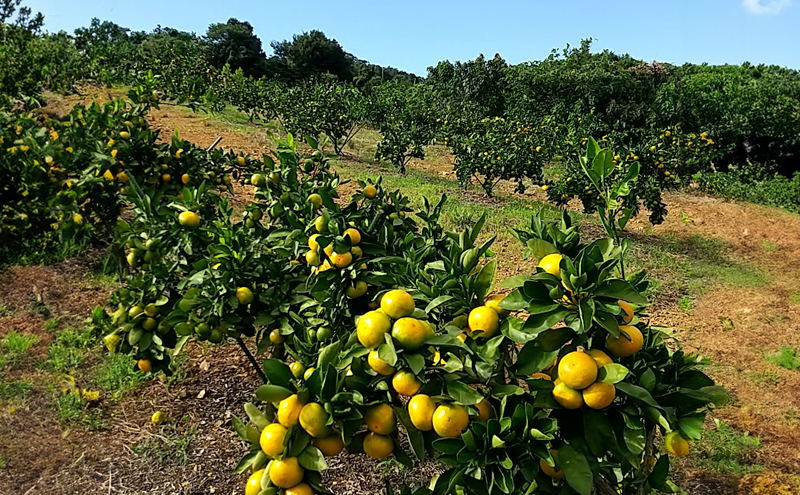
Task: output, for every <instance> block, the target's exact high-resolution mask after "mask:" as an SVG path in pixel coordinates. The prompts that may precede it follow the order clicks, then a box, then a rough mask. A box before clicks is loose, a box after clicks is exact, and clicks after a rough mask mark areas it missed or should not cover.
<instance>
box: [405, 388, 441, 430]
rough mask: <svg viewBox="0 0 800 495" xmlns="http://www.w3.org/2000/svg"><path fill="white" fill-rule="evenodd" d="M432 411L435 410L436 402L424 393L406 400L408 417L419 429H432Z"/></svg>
mask: <svg viewBox="0 0 800 495" xmlns="http://www.w3.org/2000/svg"><path fill="white" fill-rule="evenodd" d="M434 411H436V403H435V402H433V399H431V398H430V397H429V396H427V395H425V394H417V395H415V396H414V397H412V398H411V400H410V401H408V417H409V418H410V419H411V423H412V424H413V425H414V426H415V427H416V428H417V429H418V430H420V431H430V430H432V429H433V413H434Z"/></svg>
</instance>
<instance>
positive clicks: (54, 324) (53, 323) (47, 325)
mask: <svg viewBox="0 0 800 495" xmlns="http://www.w3.org/2000/svg"><path fill="white" fill-rule="evenodd" d="M58 324H59V320H58V318H50V319H49V320H47V321H45V322H44V329H45V330H47V331H48V332H52V331H53V330H55V329H56V328H58Z"/></svg>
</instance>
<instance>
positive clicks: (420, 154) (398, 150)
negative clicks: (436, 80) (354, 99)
mask: <svg viewBox="0 0 800 495" xmlns="http://www.w3.org/2000/svg"><path fill="white" fill-rule="evenodd" d="M425 94H426V93H425V92H424V91H423V90H422V89H414V88H410V89H409V88H406V87H405V86H400V85H391V86H390V85H385V86H382V87H381V88H380V90H379V91H378V92H377V94H376V95H374V96H373V99H374V100H377V101H376V102H373V106H374V107H377V108H376V109H374V110H373V111H374V112H376V115H375V116H373V120H374V121H375V123H376V124H377V127H378V129H379V130H380V132H381V135H382V138H381V140H380V142H378V148H377V150H376V151H375V159H376V160H389V161H390V162H391V163H392V165H394V166H395V167H397V168H398V170H399V171H400V173H405V171H406V165H407V164H408V162H409V161H410V160H411V159H413V158H416V159H419V160H422V159H424V158H425V147H426V146H427V145H429V144H430V143H431V142H432V141H433V139H434V137H435V131H436V127H435V124H436V122H435V119H434V112H433V108H432V107H431V106H430V105H429V104H428V102H427V101H426V100H425V99H424V96H425Z"/></svg>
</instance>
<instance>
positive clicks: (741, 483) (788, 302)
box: [0, 93, 800, 495]
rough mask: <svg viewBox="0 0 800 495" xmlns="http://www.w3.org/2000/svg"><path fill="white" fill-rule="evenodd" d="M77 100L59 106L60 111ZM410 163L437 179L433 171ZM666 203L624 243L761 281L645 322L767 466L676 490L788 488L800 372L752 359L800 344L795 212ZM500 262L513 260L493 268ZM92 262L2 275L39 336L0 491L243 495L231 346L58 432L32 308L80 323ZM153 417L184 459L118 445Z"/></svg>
mask: <svg viewBox="0 0 800 495" xmlns="http://www.w3.org/2000/svg"><path fill="white" fill-rule="evenodd" d="M94 94H95V95H96V94H97V93H94ZM101 98H102V96H101ZM78 99H80V98H77V97H73V98H71V99H68V100H67V102H66V103H60V105H61V106H62V107H63V108H67V107H66V105H68V104H72V103H75V102H76V101H77V100H78ZM56 111H57V109H56ZM149 120H150V123H151V125H152V126H154V127H156V128H160V129H163V132H164V138H165V139H166V138H168V136H169V135H170V132H171V129H173V128H176V127H177V128H179V129H180V132H181V136H182V137H183V138H184V139H187V140H190V141H193V142H195V143H198V144H201V145H205V144H210V143H211V142H213V141H214V139H216V137H217V136H220V135H222V136H224V139H223V141H222V143H221V145H222V146H223V147H226V148H233V149H235V150H236V151H243V152H245V153H252V154H256V155H258V154H260V153H262V152H264V151H266V150H267V149H269V146H270V140H269V139H268V138H267V137H266V136H265V135H264V134H263V133H259V132H254V131H253V130H252V129H249V128H247V127H246V126H235V125H233V124H231V125H227V124H220V123H219V121H218V120H216V119H214V118H213V117H209V116H206V115H203V114H191V113H188V112H186V111H185V110H183V109H176V108H174V107H169V106H163V107H162V108H161V109H160V110H154V111H153V112H152V113H151V116H150V118H149ZM412 166H413V167H428V169H430V170H432V171H434V172H436V173H437V174H440V175H447V170H446V169H444V168H442V165H441V162H440V161H430V160H429V161H424V162H415V163H414V164H412ZM440 169H441V170H440ZM535 196H536V194H535V193H533V194H532V195H531V194H529V195H528V197H534V198H535ZM665 199H666V203H667V207H668V210H669V211H670V215H669V216H668V217H667V221H666V222H665V223H664V224H662V225H659V226H655V227H651V226H649V225H648V224H646V222H642V221H634V222H632V224H631V226H630V229H629V230H630V235H632V236H633V237H634V239H636V238H637V237H640V238H645V237H646V238H648V239H651V240H652V239H653V238H655V239H669V240H677V241H678V242H682V241H686V240H689V239H691V238H693V237H695V236H703V237H705V238H710V239H714V240H716V241H718V243H717V244H715V246H717V248H718V250H719V253H716V254H717V255H719V256H722V257H724V258H725V259H729V260H731V263H736V264H742V265H746V266H749V267H753V269H754V270H758V271H759V272H760V273H763V278H764V283H761V284H750V285H736V284H722V283H712V284H710V285H709V286H708V287H705V288H703V290H702V291H700V294H699V295H698V296H697V297H695V298H694V299H693V300H692V304H691V309H689V310H688V311H687V310H685V309H681V308H680V307H679V304H678V296H679V294H677V295H676V296H675V298H674V300H670V301H669V304H664V305H660V306H658V307H657V308H655V310H654V311H653V312H652V323H653V324H657V325H662V326H669V327H672V328H673V329H674V330H675V332H676V336H677V338H678V339H679V340H680V341H681V342H682V344H683V346H684V348H685V349H686V350H687V351H692V352H698V353H699V354H701V355H703V356H706V357H709V358H711V360H712V363H713V365H712V366H711V368H710V374H711V375H712V376H713V378H714V379H715V380H717V382H718V383H719V384H721V385H723V386H725V387H726V388H727V389H728V390H730V391H731V395H732V397H733V401H732V403H731V404H730V405H728V406H726V407H724V408H722V409H720V410H718V411H717V412H716V417H717V418H719V419H721V420H723V421H725V422H727V423H728V424H730V425H731V426H733V427H734V428H735V429H736V430H737V431H739V432H749V434H750V435H753V436H756V437H758V438H759V439H760V440H761V448H759V449H757V450H756V451H755V452H754V454H753V455H754V459H753V461H754V462H755V463H758V464H761V465H763V466H764V467H765V472H763V473H755V474H750V475H747V476H744V477H735V476H727V475H720V474H718V473H713V472H704V471H702V470H699V469H696V468H695V467H694V466H693V465H692V464H691V462H684V463H682V465H681V469H680V472H679V474H678V479H679V481H680V484H681V486H682V487H684V489H686V490H687V492H688V493H690V494H692V495H723V494H724V495H728V494H731V495H733V494H740V493H742V494H749V493H752V494H764V495H766V494H778V495H783V494H793V493H800V489H798V487H800V484H797V480H798V479H799V478H798V477H799V476H800V396H798V395H797V391H798V390H800V372H798V371H790V370H787V369H785V368H781V367H778V366H776V365H774V364H771V363H769V362H767V361H766V360H765V359H764V356H765V354H770V353H775V352H777V351H778V350H779V349H780V348H781V346H785V345H790V346H792V347H794V348H800V216H798V215H793V214H789V213H786V212H783V211H780V210H776V209H774V208H765V207H760V206H756V205H751V204H743V203H733V202H728V201H723V200H720V199H716V198H711V197H707V196H701V195H692V194H686V193H672V194H668V195H667V196H666V198H665ZM496 248H497V251H498V255H499V257H500V262H501V265H502V266H503V269H502V272H503V275H504V276H505V275H510V274H514V273H519V272H520V271H526V270H527V271H529V270H530V267H529V266H527V265H519V264H517V263H516V259H515V258H512V256H511V254H510V253H511V252H512V251H514V250H516V249H517V248H516V246H504V245H499V246H496ZM504 259H514V262H512V263H506V264H504V263H503V260H504ZM94 262H96V256H93V255H88V256H87V257H86V259H83V260H69V261H66V262H62V263H59V264H56V265H53V266H27V267H12V268H10V269H7V270H6V271H5V272H4V273H1V274H0V302H1V303H2V304H3V306H4V307H5V308H7V309H8V311H7V312H6V313H0V314H4V316H0V338H2V337H3V336H5V335H7V334H8V333H10V332H20V333H27V334H34V335H37V336H38V337H39V340H38V341H37V343H36V344H35V345H34V347H33V348H32V350H31V351H30V352H29V353H27V354H26V356H25V357H24V358H23V359H21V360H18V361H15V362H14V363H13V365H12V366H11V367H10V369H8V367H7V368H6V369H4V370H3V374H2V375H0V378H2V381H6V382H11V381H14V380H22V379H24V380H27V381H30V382H33V383H35V384H37V385H35V386H34V387H33V388H32V390H31V392H30V394H29V396H28V397H27V398H26V400H25V401H24V404H23V405H21V406H20V407H17V408H16V410H15V411H11V410H9V409H0V459H2V460H3V461H5V462H6V463H7V465H6V467H5V468H2V464H0V495H16V494H24V495H28V494H34V493H54V494H95V493H96V494H107V493H119V494H145V493H151V494H168V493H169V494H172V493H176V494H205V493H222V494H241V493H243V489H242V486H243V482H244V478H243V477H242V476H238V475H236V474H235V473H234V472H233V468H234V466H235V463H236V461H237V460H238V458H239V457H240V456H241V455H242V454H243V447H242V444H241V442H239V441H238V440H237V438H236V437H235V435H234V434H233V433H232V431H231V428H230V426H229V425H230V419H231V417H232V416H233V415H239V416H241V415H242V414H243V413H242V410H241V406H242V404H243V403H245V402H247V401H248V400H251V399H252V394H253V391H254V390H255V388H256V386H257V384H258V379H257V377H256V376H255V374H254V373H253V372H252V370H251V369H250V368H249V366H248V365H247V363H246V361H245V358H244V357H243V356H242V354H241V353H240V352H239V351H238V349H236V348H235V347H234V346H232V345H231V346H222V347H220V346H209V347H203V346H197V345H193V346H189V347H188V349H187V352H188V354H189V356H190V358H189V359H187V360H186V364H185V365H184V369H183V371H182V373H183V375H184V376H183V379H181V380H179V381H177V382H176V383H174V384H168V383H165V382H160V381H151V382H149V383H147V384H146V385H145V386H143V387H141V388H139V389H137V391H135V392H133V393H132V394H130V395H129V396H127V397H124V398H123V399H122V400H120V401H118V402H116V401H113V400H111V399H110V398H107V399H105V400H104V401H102V402H101V404H100V406H99V407H100V408H101V410H102V415H103V418H104V419H105V422H104V426H103V427H102V428H100V429H97V430H89V429H85V428H75V429H70V428H65V427H63V426H62V425H60V424H59V423H58V420H57V418H56V416H55V414H54V412H53V411H54V405H53V400H52V397H53V394H52V392H51V389H52V386H53V384H52V383H51V382H48V380H52V377H47V376H44V375H43V374H42V373H41V372H40V371H38V370H37V368H36V367H35V366H34V363H35V362H36V361H37V360H38V359H42V358H44V357H46V355H47V346H48V344H49V343H50V342H51V341H52V339H53V335H54V334H53V332H52V331H50V330H46V329H45V327H44V323H45V321H46V319H47V317H45V316H44V315H42V314H41V312H40V311H39V310H38V309H37V308H39V307H40V306H41V304H45V305H46V306H47V307H48V308H49V309H50V311H51V312H52V314H53V315H54V316H57V317H58V318H60V320H61V322H62V323H61V324H62V327H63V325H65V324H68V323H69V322H73V323H74V324H79V323H80V322H82V321H84V320H85V318H86V317H87V316H88V315H89V314H90V313H91V310H92V309H93V308H94V307H95V306H97V305H98V304H104V303H105V302H106V300H107V298H108V295H109V294H110V291H111V290H112V288H110V287H108V286H104V285H102V284H101V283H99V282H97V280H96V279H95V278H93V277H92V275H91V272H92V269H93V263H94ZM155 410H161V411H163V412H165V413H166V415H167V417H168V418H169V421H168V425H171V428H173V429H174V431H178V432H186V431H189V430H191V431H193V432H194V436H193V440H192V442H191V445H190V448H189V449H188V450H187V458H186V459H185V462H175V461H161V462H159V461H157V460H156V459H154V458H151V457H148V456H142V455H137V454H136V453H134V452H133V450H132V449H131V446H133V445H142V444H143V443H146V442H148V441H156V442H157V441H159V440H160V439H159V437H163V436H164V435H163V433H162V432H160V431H159V430H158V429H156V428H154V427H153V426H152V425H151V424H150V421H149V419H150V416H151V414H152V413H153V411H155ZM165 441H167V442H169V441H171V438H166V439H165ZM435 469H436V467H435V466H431V465H423V466H422V467H420V468H418V469H415V470H412V471H408V472H407V471H403V470H401V469H399V468H398V467H397V466H395V465H392V464H381V465H379V464H377V463H376V462H374V461H372V460H370V459H367V458H366V457H364V456H358V457H355V456H348V455H341V456H339V457H337V458H334V459H332V460H331V462H330V470H329V471H328V472H327V473H326V475H325V477H326V482H327V484H328V486H329V487H330V489H331V490H332V491H333V493H335V494H337V495H345V494H347V495H349V494H367V493H370V494H371V493H382V492H383V486H384V481H383V480H384V479H386V480H389V481H391V482H392V483H401V482H406V481H411V480H427V479H429V478H430V475H431V473H432V472H433V471H432V470H435Z"/></svg>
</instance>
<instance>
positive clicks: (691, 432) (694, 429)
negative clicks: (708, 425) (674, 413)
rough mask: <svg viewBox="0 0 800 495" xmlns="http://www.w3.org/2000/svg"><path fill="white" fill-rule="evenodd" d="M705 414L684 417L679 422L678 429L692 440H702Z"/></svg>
mask: <svg viewBox="0 0 800 495" xmlns="http://www.w3.org/2000/svg"><path fill="white" fill-rule="evenodd" d="M704 419H705V415H704V414H697V415H693V416H684V417H682V418H680V419H679V420H678V427H679V428H680V430H681V431H682V432H683V433H685V434H686V436H688V437H689V438H691V439H692V440H700V438H702V436H703V420H704Z"/></svg>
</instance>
